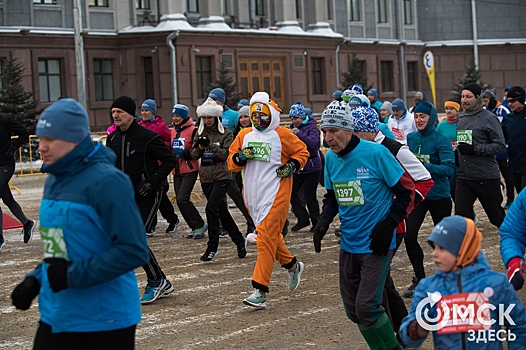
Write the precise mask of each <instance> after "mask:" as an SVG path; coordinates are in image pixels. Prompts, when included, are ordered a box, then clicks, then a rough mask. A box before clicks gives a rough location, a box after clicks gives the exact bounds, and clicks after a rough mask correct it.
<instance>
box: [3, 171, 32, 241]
mask: <svg viewBox="0 0 526 350" xmlns="http://www.w3.org/2000/svg"><path fill="white" fill-rule="evenodd" d="M14 172H15V165H14V164H13V165H2V166H0V198H2V201H3V202H4V204H5V205H6V206H7V207H8V208H9V210H11V213H13V215H14V216H15V217H16V218H17V219H18V221H20V222H21V223H22V224H24V225H25V224H27V222H28V221H29V219H28V218H27V217H26V216H25V215H24V212H23V211H22V208H21V207H20V204H18V202H17V201H16V200H15V198H14V197H13V194H12V193H11V189H10V188H9V180H11V177H12V176H13V174H14ZM2 225H3V222H2V208H0V235H1V234H2Z"/></svg>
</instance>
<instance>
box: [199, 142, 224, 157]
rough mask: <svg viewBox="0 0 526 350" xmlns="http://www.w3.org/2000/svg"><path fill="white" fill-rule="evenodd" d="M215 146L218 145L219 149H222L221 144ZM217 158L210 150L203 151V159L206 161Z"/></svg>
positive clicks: (216, 143) (217, 143) (215, 143)
mask: <svg viewBox="0 0 526 350" xmlns="http://www.w3.org/2000/svg"><path fill="white" fill-rule="evenodd" d="M214 145H216V146H217V147H221V145H220V144H219V142H214ZM215 157H216V156H215V155H214V154H213V153H212V151H210V150H209V149H208V148H205V150H204V151H203V158H204V159H212V158H215Z"/></svg>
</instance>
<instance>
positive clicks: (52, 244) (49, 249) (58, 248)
mask: <svg viewBox="0 0 526 350" xmlns="http://www.w3.org/2000/svg"><path fill="white" fill-rule="evenodd" d="M40 237H41V239H42V245H43V246H44V258H63V259H66V260H68V250H67V248H66V241H65V240H64V233H63V232H62V229H61V228H58V227H53V228H46V227H42V226H40Z"/></svg>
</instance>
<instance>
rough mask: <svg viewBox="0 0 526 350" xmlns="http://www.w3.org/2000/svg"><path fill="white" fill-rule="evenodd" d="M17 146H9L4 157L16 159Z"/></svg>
mask: <svg viewBox="0 0 526 350" xmlns="http://www.w3.org/2000/svg"><path fill="white" fill-rule="evenodd" d="M16 150H17V148H16V147H15V146H13V145H11V146H9V148H8V149H7V151H5V156H4V158H5V159H7V160H14V159H15V152H16Z"/></svg>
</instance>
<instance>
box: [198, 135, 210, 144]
mask: <svg viewBox="0 0 526 350" xmlns="http://www.w3.org/2000/svg"><path fill="white" fill-rule="evenodd" d="M197 143H198V144H200V145H201V146H203V147H208V145H209V144H210V139H208V136H206V135H205V136H200V137H199V138H198V139H197Z"/></svg>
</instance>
